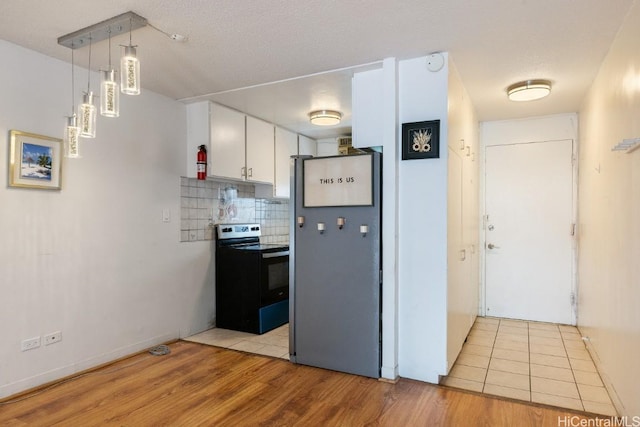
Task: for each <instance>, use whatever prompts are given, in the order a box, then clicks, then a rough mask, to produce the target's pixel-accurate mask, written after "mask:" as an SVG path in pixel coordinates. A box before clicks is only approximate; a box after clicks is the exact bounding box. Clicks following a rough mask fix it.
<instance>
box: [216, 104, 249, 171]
mask: <svg viewBox="0 0 640 427" xmlns="http://www.w3.org/2000/svg"><path fill="white" fill-rule="evenodd" d="M245 139H246V138H245V115H244V114H242V113H240V112H238V111H235V110H232V109H230V108H227V107H223V106H221V105H218V104H211V144H210V149H209V155H208V158H209V159H210V161H209V165H210V167H209V171H208V174H209V175H213V176H219V177H225V178H234V179H244V178H245V176H244V172H245V166H246V164H245Z"/></svg>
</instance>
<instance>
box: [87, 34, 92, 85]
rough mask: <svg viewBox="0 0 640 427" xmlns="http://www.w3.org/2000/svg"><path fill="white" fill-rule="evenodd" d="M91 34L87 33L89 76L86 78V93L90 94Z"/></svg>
mask: <svg viewBox="0 0 640 427" xmlns="http://www.w3.org/2000/svg"><path fill="white" fill-rule="evenodd" d="M92 39H93V38H92V37H91V33H89V74H88V77H87V93H89V92H91V44H92V43H91V41H92Z"/></svg>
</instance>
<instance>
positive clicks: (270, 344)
mask: <svg viewBox="0 0 640 427" xmlns="http://www.w3.org/2000/svg"><path fill="white" fill-rule="evenodd" d="M184 340H185V341H192V342H197V343H201V344H208V345H213V346H216V347H224V348H230V349H232V350H239V351H246V352H248V353H255V354H262V355H265V356H271V357H279V358H281V359H287V360H289V325H288V324H287V325H283V326H280V327H279V328H276V329H273V330H271V331H269V332H266V333H264V334H262V335H255V334H249V333H247V332H238V331H231V330H229V329H218V328H213V329H209V330H207V331H204V332H201V333H199V334H197V335H192V336H190V337H188V338H185V339H184Z"/></svg>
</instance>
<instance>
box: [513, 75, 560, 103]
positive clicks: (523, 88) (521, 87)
mask: <svg viewBox="0 0 640 427" xmlns="http://www.w3.org/2000/svg"><path fill="white" fill-rule="evenodd" d="M550 92H551V82H550V81H549V80H525V81H523V82H518V83H514V84H512V85H511V86H509V87H508V88H507V95H508V96H509V99H510V100H511V101H534V100H536V99H540V98H544V97H545V96H547V95H549V93H550Z"/></svg>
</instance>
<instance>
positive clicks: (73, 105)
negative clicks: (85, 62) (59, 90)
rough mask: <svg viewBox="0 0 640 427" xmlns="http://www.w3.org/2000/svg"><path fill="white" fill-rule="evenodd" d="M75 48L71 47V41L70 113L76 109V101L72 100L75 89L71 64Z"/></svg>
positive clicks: (73, 67) (73, 112)
mask: <svg viewBox="0 0 640 427" xmlns="http://www.w3.org/2000/svg"><path fill="white" fill-rule="evenodd" d="M74 50H75V48H74V47H73V43H71V114H75V111H76V102H75V101H74V98H75V96H76V91H75V89H74V87H73V85H74V82H75V80H76V79H75V76H74V69H75V68H76V67H75V66H74V65H73V64H74V60H73V52H74Z"/></svg>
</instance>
